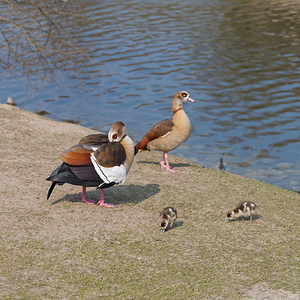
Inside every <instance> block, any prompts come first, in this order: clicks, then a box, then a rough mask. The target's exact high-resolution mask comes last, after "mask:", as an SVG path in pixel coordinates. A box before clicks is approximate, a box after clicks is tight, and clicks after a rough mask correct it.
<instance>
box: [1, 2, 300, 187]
mask: <svg viewBox="0 0 300 300" xmlns="http://www.w3.org/2000/svg"><path fill="white" fill-rule="evenodd" d="M14 3H17V2H14ZM22 3H23V4H22V5H23V6H22V7H21V8H22V14H19V15H18V17H17V14H16V11H13V10H12V9H11V8H7V2H1V13H0V15H4V16H8V15H10V16H13V17H14V18H13V20H14V22H17V21H18V22H21V21H23V19H22V18H21V16H22V17H23V18H25V19H26V20H28V19H30V17H32V15H33V14H32V13H31V14H29V13H26V10H24V9H25V6H26V5H25V3H26V2H22ZM31 3H38V4H41V3H43V2H39V1H36V2H34V1H33V2H31ZM57 3H58V2H57ZM59 3H60V4H59V6H58V7H57V9H56V10H55V9H53V8H49V7H48V6H46V7H45V4H44V6H41V5H40V6H41V7H42V10H44V11H46V12H48V13H49V14H50V16H51V18H49V17H48V18H45V16H43V15H41V14H38V13H37V10H36V7H35V10H34V11H35V12H36V13H35V15H34V16H35V18H37V19H38V20H39V21H38V24H39V26H42V25H43V24H44V23H45V22H47V24H48V25H47V26H48V27H46V28H48V32H50V33H51V34H50V35H49V36H50V38H51V39H53V40H52V41H51V42H49V43H50V45H51V46H52V48H55V47H58V48H59V46H58V45H63V51H60V53H57V52H53V53H52V54H51V55H48V56H46V59H47V60H46V61H47V63H46V64H44V63H43V61H40V60H34V59H32V60H31V61H30V64H29V66H30V67H32V69H33V70H34V72H33V71H32V72H27V70H26V69H24V68H22V61H18V60H15V61H14V68H13V71H12V72H11V74H10V75H9V74H8V73H4V75H2V76H1V81H2V84H1V87H0V92H1V95H6V96H12V97H14V98H15V99H17V102H18V103H19V104H20V106H21V107H22V108H25V109H28V110H33V111H46V112H49V113H50V117H52V118H55V119H59V120H76V121H77V120H78V121H79V122H80V124H82V125H84V126H90V127H93V128H96V129H99V130H108V129H109V127H110V125H111V123H112V122H114V120H116V119H122V120H123V121H124V122H125V123H126V125H127V127H128V129H129V130H130V132H131V135H133V136H134V138H135V139H136V140H138V139H139V138H141V136H142V135H143V134H144V133H145V131H146V130H147V129H148V128H149V127H150V126H151V125H153V124H154V123H155V122H157V121H159V120H161V119H163V118H167V117H170V115H171V110H170V105H171V97H172V95H173V94H174V93H175V92H176V91H177V90H180V89H185V90H188V91H189V92H190V93H191V95H192V96H193V97H194V98H196V99H197V100H198V103H197V105H193V106H192V107H191V106H189V105H186V106H185V110H186V111H187V112H188V114H189V117H190V119H191V121H192V125H193V133H192V137H191V138H190V139H189V140H188V141H187V142H186V144H185V145H183V146H182V147H180V148H178V149H177V150H176V151H174V152H173V153H174V154H176V155H179V156H183V157H186V158H189V159H191V160H192V161H194V162H196V163H199V164H201V165H205V166H207V167H215V166H216V165H218V163H219V159H220V157H223V159H224V162H225V163H226V167H227V170H229V171H230V172H234V173H239V174H242V175H246V176H249V177H255V178H258V179H263V180H266V181H269V182H271V183H274V184H277V185H280V186H283V187H286V188H291V189H295V190H300V183H299V180H298V178H299V170H300V158H299V157H300V156H299V153H298V147H299V142H300V136H299V128H300V121H299V111H300V103H299V100H298V99H299V94H300V76H299V75H300V74H299V72H300V70H299V57H300V50H299V38H300V37H299V34H300V30H299V29H300V28H299V23H300V20H299V18H298V15H299V10H300V3H298V2H295V1H271V0H269V1H263V2H262V1H242V2H241V1H225V2H224V1H205V0H203V1H164V2H162V3H161V2H159V1H154V2H153V1H152V2H151V3H144V2H140V1H126V2H119V1H109V2H108V1H101V3H99V2H98V1H81V2H78V3H77V2H76V3H74V1H65V2H62V1H60V2H59ZM62 3H63V4H62ZM32 6H33V4H31V6H29V8H32ZM54 7H55V6H54ZM21 8H19V11H17V12H20V9H21ZM5 9H6V10H5ZM7 9H10V10H7ZM50 20H51V21H52V22H53V24H55V25H53V24H52V22H51V21H50ZM57 24H58V25H57ZM5 26H7V25H5ZM56 27H57V28H58V30H55V29H56ZM1 28H2V32H3V30H4V29H5V28H6V27H4V25H3V23H1ZM38 29H39V28H36V30H38ZM6 35H7V36H9V37H11V36H12V34H10V33H9V32H6ZM38 37H39V35H38V34H36V35H35V38H38ZM41 37H42V41H44V42H45V40H43V38H44V35H41ZM2 39H3V35H2ZM27 50H28V49H27ZM74 51H75V52H74ZM3 52H5V48H4V47H2V48H0V54H3ZM67 53H75V55H73V56H70V55H67ZM22 55H23V56H22V57H23V58H24V59H25V58H26V55H29V51H27V52H25V53H23V54H22ZM30 56H31V55H30ZM1 57H5V55H4V56H3V55H2V56H1ZM32 57H34V53H33V54H32ZM2 60H3V59H2ZM1 67H2V68H3V70H7V69H9V68H8V67H7V65H5V64H1ZM23 71H24V72H23ZM23 73H26V75H28V74H30V81H29V82H30V86H28V84H27V81H26V80H24V78H23V77H22V76H23ZM51 73H52V76H51V80H49V74H51ZM47 79H48V81H47ZM12 93H13V94H12Z"/></svg>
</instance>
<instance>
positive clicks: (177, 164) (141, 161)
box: [137, 160, 192, 169]
mask: <svg viewBox="0 0 300 300" xmlns="http://www.w3.org/2000/svg"><path fill="white" fill-rule="evenodd" d="M137 163H138V164H151V165H159V166H160V162H157V161H146V160H140V161H138V162H137ZM169 163H170V166H171V167H173V168H175V169H176V168H178V167H191V166H192V165H191V164H185V163H172V162H169Z"/></svg>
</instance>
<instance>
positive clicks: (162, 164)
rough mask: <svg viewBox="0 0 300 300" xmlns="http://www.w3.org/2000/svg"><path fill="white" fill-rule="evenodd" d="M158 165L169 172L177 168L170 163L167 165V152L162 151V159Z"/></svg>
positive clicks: (173, 171)
mask: <svg viewBox="0 0 300 300" xmlns="http://www.w3.org/2000/svg"><path fill="white" fill-rule="evenodd" d="M160 165H161V167H162V168H163V169H166V170H167V171H169V172H171V173H175V172H178V171H177V170H175V169H173V168H172V167H171V166H170V165H169V160H168V153H165V152H164V153H163V160H162V161H161V162H160Z"/></svg>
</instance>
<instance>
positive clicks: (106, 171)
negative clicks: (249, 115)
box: [91, 153, 126, 184]
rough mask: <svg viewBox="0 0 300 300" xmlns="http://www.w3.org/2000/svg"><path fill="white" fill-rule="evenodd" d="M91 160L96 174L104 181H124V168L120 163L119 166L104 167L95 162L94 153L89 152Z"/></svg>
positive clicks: (119, 182)
mask: <svg viewBox="0 0 300 300" xmlns="http://www.w3.org/2000/svg"><path fill="white" fill-rule="evenodd" d="M91 161H92V163H93V165H94V168H95V170H96V172H97V174H98V175H99V176H100V178H101V179H102V180H103V181H104V182H105V183H111V182H115V183H117V184H123V183H124V182H125V180H126V169H125V167H124V165H122V164H121V165H120V166H115V167H111V168H105V167H103V166H101V165H99V164H98V163H97V161H96V158H95V156H94V153H92V154H91Z"/></svg>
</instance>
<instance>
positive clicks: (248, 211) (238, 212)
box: [227, 201, 258, 221]
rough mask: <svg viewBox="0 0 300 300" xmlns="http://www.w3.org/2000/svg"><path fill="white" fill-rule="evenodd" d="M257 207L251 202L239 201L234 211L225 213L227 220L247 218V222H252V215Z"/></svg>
mask: <svg viewBox="0 0 300 300" xmlns="http://www.w3.org/2000/svg"><path fill="white" fill-rule="evenodd" d="M257 208H258V207H257V205H256V204H255V203H254V202H251V201H241V202H239V203H238V204H237V205H236V207H235V209H232V210H230V211H228V212H227V218H228V220H232V219H233V218H239V217H246V216H249V220H251V221H252V220H253V214H254V213H255V210H256V209H257Z"/></svg>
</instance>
